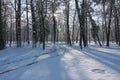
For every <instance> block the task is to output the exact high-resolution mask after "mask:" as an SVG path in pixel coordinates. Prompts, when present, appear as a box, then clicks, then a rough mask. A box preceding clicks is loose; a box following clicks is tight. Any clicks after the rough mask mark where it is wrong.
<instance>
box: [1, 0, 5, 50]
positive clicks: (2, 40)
mask: <svg viewBox="0 0 120 80" xmlns="http://www.w3.org/2000/svg"><path fill="white" fill-rule="evenodd" d="M4 48H5V41H4V38H3V19H2V0H0V50H1V49H4Z"/></svg>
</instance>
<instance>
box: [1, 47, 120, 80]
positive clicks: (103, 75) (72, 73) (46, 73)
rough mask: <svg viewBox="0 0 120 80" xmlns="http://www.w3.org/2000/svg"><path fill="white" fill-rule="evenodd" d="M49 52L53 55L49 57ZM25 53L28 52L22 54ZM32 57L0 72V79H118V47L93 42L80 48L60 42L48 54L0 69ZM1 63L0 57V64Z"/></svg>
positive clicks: (119, 73)
mask: <svg viewBox="0 0 120 80" xmlns="http://www.w3.org/2000/svg"><path fill="white" fill-rule="evenodd" d="M59 48H60V49H59ZM55 55H59V56H55ZM50 56H55V57H51V58H49V57H50ZM26 57H28V56H24V57H22V58H26ZM16 59H17V58H16ZM19 59H21V58H18V60H19ZM41 59H44V60H41ZM34 60H36V61H38V62H37V63H35V64H33V65H29V66H26V67H21V68H19V69H16V70H13V71H11V72H7V73H5V74H0V80H120V67H119V66H120V49H119V48H115V49H109V48H99V47H93V46H92V47H90V48H85V49H83V50H80V49H79V47H75V46H74V47H68V46H66V45H64V46H61V47H58V48H56V51H55V52H53V53H52V55H49V54H47V55H44V56H41V57H40V56H39V57H36V58H35V59H32V58H30V59H28V60H24V61H21V62H19V63H13V64H8V65H5V66H6V67H3V66H0V72H1V71H4V70H9V69H12V68H15V67H16V66H21V65H22V66H23V65H26V64H28V63H31V62H34ZM2 63H3V62H2V61H1V62H0V64H1V65H2Z"/></svg>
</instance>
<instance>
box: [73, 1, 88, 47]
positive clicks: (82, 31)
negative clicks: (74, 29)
mask: <svg viewBox="0 0 120 80" xmlns="http://www.w3.org/2000/svg"><path fill="white" fill-rule="evenodd" d="M75 5H76V10H77V14H78V19H79V26H80V47H81V48H82V42H83V45H84V47H86V46H87V40H86V37H85V25H84V24H85V23H84V20H85V16H84V8H85V0H83V3H82V11H81V13H80V8H79V5H78V0H75Z"/></svg>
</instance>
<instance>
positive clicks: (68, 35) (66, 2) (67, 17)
mask: <svg viewBox="0 0 120 80" xmlns="http://www.w3.org/2000/svg"><path fill="white" fill-rule="evenodd" d="M64 3H65V16H66V17H65V21H66V35H67V44H69V45H70V46H71V45H72V44H71V38H70V30H69V14H70V0H64Z"/></svg>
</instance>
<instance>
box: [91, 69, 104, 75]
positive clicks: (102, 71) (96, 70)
mask: <svg viewBox="0 0 120 80" xmlns="http://www.w3.org/2000/svg"><path fill="white" fill-rule="evenodd" d="M92 72H95V73H101V74H104V73H105V70H102V69H92Z"/></svg>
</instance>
